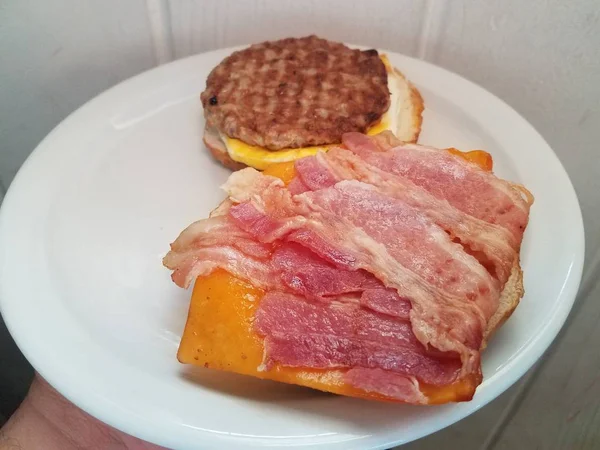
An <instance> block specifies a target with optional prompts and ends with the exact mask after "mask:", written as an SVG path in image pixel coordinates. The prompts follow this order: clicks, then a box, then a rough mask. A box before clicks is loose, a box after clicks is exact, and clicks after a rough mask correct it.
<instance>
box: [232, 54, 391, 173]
mask: <svg viewBox="0 0 600 450" xmlns="http://www.w3.org/2000/svg"><path fill="white" fill-rule="evenodd" d="M380 58H381V60H382V62H383V64H384V65H385V68H386V70H387V73H388V89H389V91H390V107H389V108H388V110H387V111H386V112H385V113H384V114H383V116H382V117H381V120H380V121H379V122H377V123H376V124H375V125H373V126H372V127H371V128H369V129H368V130H367V133H366V134H368V135H375V134H378V133H381V132H382V131H385V130H390V131H392V132H395V131H396V130H397V129H398V128H397V127H398V108H399V105H400V98H401V92H400V86H401V83H398V82H397V81H398V80H397V78H398V75H397V74H396V73H395V72H394V69H393V68H392V66H391V65H390V62H389V60H388V59H387V56H386V55H381V56H380ZM220 137H221V140H222V141H223V143H224V144H225V148H227V153H228V154H229V156H230V157H231V159H233V160H234V161H237V162H241V163H243V164H246V165H247V166H250V167H255V168H256V169H259V170H264V169H265V168H267V167H268V166H269V165H271V164H274V163H282V162H288V161H295V160H296V159H300V158H304V157H305V156H310V155H314V154H316V153H318V152H320V151H327V150H329V149H330V148H332V147H335V146H336V144H331V145H318V146H314V147H300V148H288V149H281V150H277V151H272V150H267V149H265V148H263V147H258V146H255V145H249V144H246V143H245V142H243V141H241V140H239V139H235V138H230V137H228V136H226V135H224V134H221V135H220Z"/></svg>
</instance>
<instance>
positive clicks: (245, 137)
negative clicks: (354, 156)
mask: <svg viewBox="0 0 600 450" xmlns="http://www.w3.org/2000/svg"><path fill="white" fill-rule="evenodd" d="M200 97H201V99H202V105H203V107H204V115H205V118H206V120H207V122H208V123H209V125H211V126H213V127H215V128H217V129H218V130H219V131H220V132H221V133H224V134H225V135H227V136H229V137H232V138H237V139H240V140H242V141H244V142H246V143H248V144H251V145H257V146H260V147H264V148H267V149H270V150H279V149H282V148H298V147H306V146H311V145H324V144H336V143H339V142H341V137H342V134H343V133H346V132H349V131H358V132H361V133H364V132H365V131H367V129H368V128H369V127H370V126H371V125H373V124H375V123H377V122H378V121H379V119H380V118H381V116H382V115H383V114H384V113H385V112H386V111H387V109H388V108H389V105H390V92H389V90H388V85H387V72H386V68H385V66H384V64H383V62H382V61H381V59H380V58H379V55H378V53H377V51H376V50H366V51H361V50H353V49H350V48H348V47H346V46H345V45H343V44H340V43H336V42H331V41H327V40H325V39H320V38H318V37H316V36H308V37H303V38H287V39H282V40H279V41H269V42H263V43H260V44H255V45H252V46H251V47H248V48H246V49H244V50H240V51H237V52H234V53H233V54H231V55H230V56H228V57H227V58H225V59H224V60H223V61H222V62H221V63H220V64H219V65H218V66H216V67H215V68H214V69H213V70H212V71H211V73H210V74H209V76H208V79H207V81H206V89H205V91H204V92H202V94H201V96H200Z"/></svg>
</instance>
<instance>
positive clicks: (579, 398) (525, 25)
mask: <svg viewBox="0 0 600 450" xmlns="http://www.w3.org/2000/svg"><path fill="white" fill-rule="evenodd" d="M309 33H315V34H319V35H322V36H323V37H328V38H331V39H335V40H342V41H346V42H351V43H356V44H364V45H369V46H373V47H379V48H385V49H389V50H393V51H397V52H401V53H405V54H408V55H411V56H416V57H419V58H423V59H426V60H429V61H431V62H433V63H435V64H438V65H441V66H443V67H446V68H448V69H450V70H452V71H455V72H457V73H459V74H461V75H463V76H465V77H467V78H469V79H471V80H473V81H475V82H477V83H479V84H481V85H482V86H484V87H485V88H487V89H489V90H490V91H492V92H493V93H495V94H496V95H498V96H499V97H501V98H502V99H504V100H505V101H506V102H507V103H509V104H510V105H511V106H513V107H514V108H515V109H516V110H517V111H519V112H520V113H521V114H522V115H523V116H524V117H526V118H527V119H528V120H529V121H530V122H531V123H532V124H533V125H534V126H535V127H536V128H537V129H538V130H539V131H540V133H541V134H542V135H543V136H544V137H545V138H546V139H547V140H548V142H549V143H550V145H551V146H552V147H553V148H554V149H555V151H556V153H557V154H558V156H559V157H560V159H561V161H562V162H563V164H564V165H565V167H566V169H567V171H568V172H569V174H570V176H571V179H572V181H573V184H574V185H575V188H576V190H577V193H578V195H579V199H580V202H581V206H582V209H583V214H584V220H585V226H586V239H587V254H586V262H587V264H586V270H585V274H584V282H583V285H582V291H581V293H580V297H579V300H578V302H577V304H576V307H575V309H574V311H573V313H572V314H571V317H570V319H569V322H568V324H567V326H566V327H565V329H564V330H563V332H562V333H561V335H560V337H559V339H558V340H557V341H556V342H555V345H554V346H553V347H552V348H551V350H550V351H549V352H548V353H547V354H546V356H545V357H544V359H543V360H542V361H541V362H540V363H539V364H538V365H537V366H536V367H535V368H534V369H533V370H532V371H531V372H530V373H529V374H528V375H527V376H526V377H525V378H524V379H522V380H521V381H519V382H518V383H517V384H516V385H515V386H513V387H512V388H511V389H510V390H509V391H507V392H506V393H505V394H504V395H502V396H501V397H500V398H498V399H497V400H496V401H494V402H492V403H491V404H490V405H488V406H487V407H485V408H483V409H482V410H480V411H479V412H478V413H476V414H474V415H472V416H471V417H469V418H467V419H465V420H463V421H462V422H460V423H458V424H456V425H454V426H452V427H449V428H447V429H446V430H443V431H441V432H439V433H437V434H435V435H433V436H430V437H428V438H425V439H423V440H421V441H419V442H415V443H412V444H410V445H408V446H407V447H406V448H409V449H434V448H435V449H437V448H463V449H492V448H493V449H509V448H527V449H529V448H532V449H533V448H539V449H572V448H575V449H579V448H582V449H583V448H589V449H592V448H600V431H599V430H600V418H599V417H600V414H599V413H600V408H599V407H600V383H597V382H596V381H597V380H598V379H600V352H598V351H597V346H598V344H600V328H599V327H598V326H597V325H596V324H597V323H599V319H600V298H599V297H600V288H599V287H598V285H597V283H596V279H597V275H598V273H599V272H600V252H599V251H598V249H599V248H600V233H599V231H600V202H599V200H598V193H599V188H600V181H598V180H599V179H600V158H599V157H598V155H597V154H598V150H597V146H598V144H597V143H598V142H600V87H599V85H598V83H599V82H600V7H598V5H597V2H595V0H574V1H570V2H565V1H561V0H530V1H528V2H523V1H519V0H503V1H488V2H482V1H477V0H329V1H316V0H306V1H299V0H295V1H291V0H253V1H240V0H196V1H192V0H171V1H169V0H146V1H144V0H128V1H122V0H103V1H91V0H87V1H86V0H46V1H43V2H40V1H34V0H4V1H3V2H1V3H0V197H1V195H2V193H3V190H4V189H5V188H6V187H8V185H9V184H10V182H11V180H12V178H13V177H14V175H15V173H16V172H17V170H18V168H19V166H20V165H21V164H22V162H23V161H24V160H25V158H26V157H27V155H28V154H29V153H30V151H31V150H32V149H33V148H34V147H35V146H36V144H37V143H38V142H39V141H40V140H41V139H42V138H43V137H44V136H45V135H46V134H47V133H48V132H49V131H50V130H51V129H52V128H53V127H54V126H55V125H56V124H57V123H59V122H60V121H61V120H62V119H63V118H64V117H66V116H67V115H68V114H69V113H70V112H72V111H73V110H75V109H76V108H77V107H78V106H80V105H81V104H83V103H84V102H85V101H87V100H88V99H90V98H92V97H93V96H95V95H96V94H98V93H99V92H101V91H103V90H104V89H106V88H108V87H110V86H112V85H114V84H115V83H117V82H119V81H121V80H123V79H125V78H128V77H130V76H132V75H134V74H136V73H139V72H141V71H144V70H146V69H148V68H151V67H153V66H155V65H157V64H161V63H165V62H168V61H169V60H171V59H176V58H180V57H185V56H188V55H191V54H194V53H197V52H202V51H205V50H210V49H214V48H219V47H224V46H230V45H238V44H246V43H249V42H255V41H260V40H263V39H272V38H278V37H283V36H291V35H296V36H298V35H303V34H309ZM537 169H539V170H543V169H544V168H543V167H539V168H537ZM556 238H557V239H560V236H557V237H556ZM0 336H2V334H1V333H0ZM5 347H6V345H2V346H0V349H3V348H5ZM12 351H13V352H14V350H12ZM3 352H4V350H3ZM6 352H9V350H6ZM0 356H1V357H2V358H3V359H2V360H3V361H8V360H9V359H4V358H5V356H2V355H0ZM11 361H12V360H11ZM2 380H3V379H2V378H0V381H2ZM11 382H13V381H12V379H11ZM6 388H7V387H6ZM2 389H5V386H0V390H2Z"/></svg>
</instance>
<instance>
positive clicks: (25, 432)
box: [0, 375, 162, 450]
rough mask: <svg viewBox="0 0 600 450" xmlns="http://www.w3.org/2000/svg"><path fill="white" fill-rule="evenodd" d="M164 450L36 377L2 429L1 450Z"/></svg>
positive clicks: (0, 437) (0, 434)
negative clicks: (113, 424) (120, 428)
mask: <svg viewBox="0 0 600 450" xmlns="http://www.w3.org/2000/svg"><path fill="white" fill-rule="evenodd" d="M38 449H39V450H76V449H77V450H82V449H85V450H88V449H89V450H92V449H94V450H95V449H98V450H100V449H107V450H160V449H162V447H157V446H156V445H153V444H149V443H146V442H144V441H141V440H139V439H137V438H134V437H132V436H128V435H126V434H124V433H121V432H120V431H117V430H115V429H114V428H111V427H109V426H108V425H106V424H104V423H102V422H100V421H98V420H97V419H94V418H93V417H92V416H90V415H89V414H87V413H85V412H83V411H82V410H81V409H79V408H77V407H76V406H75V405H73V404H72V403H71V402H69V401H68V400H67V399H65V398H64V397H63V396H61V395H60V394H59V393H58V392H57V391H56V390H54V389H53V388H52V387H51V386H50V385H49V384H48V383H47V382H46V381H44V380H43V379H42V378H41V377H40V376H38V375H36V377H35V378H34V381H33V383H32V384H31V387H30V389H29V393H28V394H27V397H26V398H25V400H24V401H23V403H22V404H21V406H20V407H19V409H18V410H17V411H16V412H15V413H14V414H13V416H12V417H11V418H10V420H9V421H8V422H7V423H6V425H4V427H3V428H2V429H0V450H38Z"/></svg>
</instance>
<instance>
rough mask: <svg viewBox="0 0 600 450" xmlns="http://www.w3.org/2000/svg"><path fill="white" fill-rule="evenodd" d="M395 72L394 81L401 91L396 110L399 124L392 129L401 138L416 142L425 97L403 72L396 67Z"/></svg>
mask: <svg viewBox="0 0 600 450" xmlns="http://www.w3.org/2000/svg"><path fill="white" fill-rule="evenodd" d="M393 72H394V75H395V77H393V82H394V83H395V84H396V88H397V89H398V91H399V92H400V99H399V101H398V105H397V108H398V110H397V111H396V117H397V121H398V126H397V127H396V129H395V130H392V131H393V133H394V134H395V135H396V137H397V138H398V139H399V140H401V141H404V142H410V143H416V142H417V140H418V139H419V135H420V134H421V125H422V123H423V116H422V114H423V109H424V103H423V97H421V93H420V92H419V91H418V90H417V88H416V87H415V86H414V85H413V84H412V83H411V82H410V81H408V80H407V79H406V77H405V76H404V74H403V73H402V72H400V71H399V70H398V69H396V68H393ZM392 106H393V105H392Z"/></svg>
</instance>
